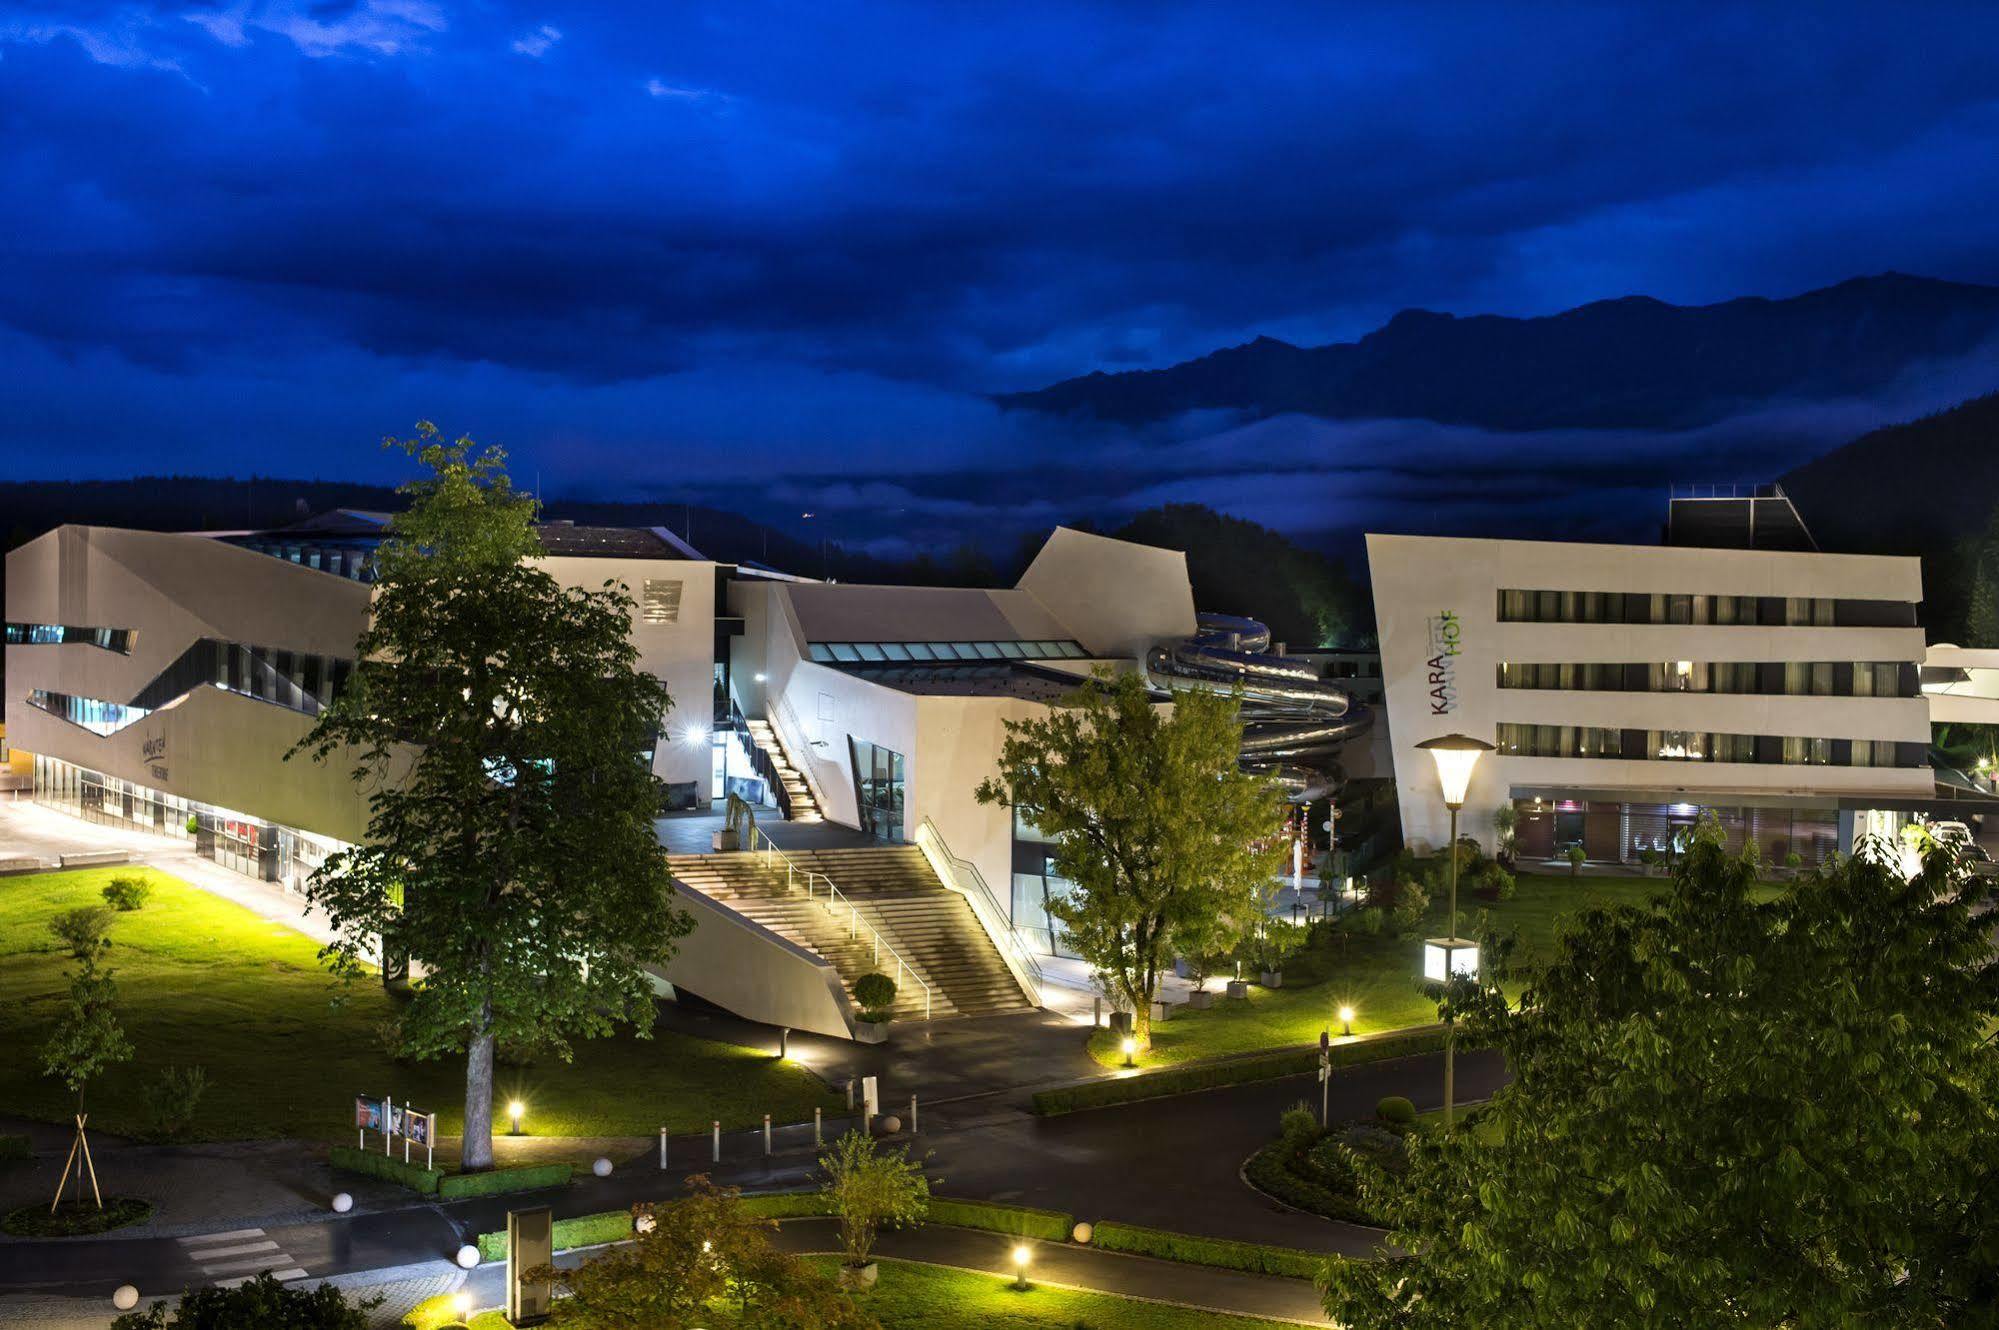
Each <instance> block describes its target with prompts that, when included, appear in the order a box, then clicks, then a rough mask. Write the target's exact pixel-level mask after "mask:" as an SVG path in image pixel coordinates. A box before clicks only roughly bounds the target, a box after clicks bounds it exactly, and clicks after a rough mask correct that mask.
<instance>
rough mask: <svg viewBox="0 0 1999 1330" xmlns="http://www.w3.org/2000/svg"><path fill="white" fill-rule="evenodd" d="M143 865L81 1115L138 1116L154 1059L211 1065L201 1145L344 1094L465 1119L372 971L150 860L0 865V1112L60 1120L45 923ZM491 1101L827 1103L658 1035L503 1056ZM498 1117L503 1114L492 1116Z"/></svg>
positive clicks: (647, 1117)
mask: <svg viewBox="0 0 1999 1330" xmlns="http://www.w3.org/2000/svg"><path fill="white" fill-rule="evenodd" d="M134 871H144V872H145V875H146V876H147V877H148V878H149V879H150V880H151V882H152V884H153V893H152V897H151V899H150V900H149V901H148V902H147V904H146V906H145V908H144V909H142V910H140V911H138V912H136V913H129V914H120V915H118V916H117V917H116V922H115V923H114V924H113V925H112V928H111V940H112V948H111V952H110V957H109V961H108V964H109V966H110V968H111V971H112V973H113V976H114V977H115V978H116V979H117V981H118V987H119V995H120V1000H121V1001H120V1010H121V1017H122V1020H123V1022H124V1025H125V1031H126V1034H127V1036H128V1037H129V1038H130V1039H131V1042H132V1045H133V1048H134V1050H135V1057H134V1059H133V1060H132V1061H131V1062H127V1063H124V1064H122V1065H120V1066H118V1067H115V1068H113V1069H112V1070H111V1071H109V1072H108V1073H106V1075H105V1076H104V1078H103V1079H102V1081H100V1082H99V1083H97V1084H95V1085H93V1086H92V1087H91V1090H90V1105H89V1106H90V1110H91V1125H92V1126H95V1127H102V1128H104V1129H105V1130H107V1131H112V1132H121V1133H123V1132H132V1131H136V1130H138V1129H140V1128H141V1127H143V1125H144V1123H145V1118H144V1115H143V1111H142V1108H141V1104H142V1100H141V1097H140V1096H141V1090H142V1087H144V1086H145V1085H147V1084H149V1083H150V1082H152V1081H153V1080H154V1079H155V1078H156V1077H157V1076H158V1075H159V1072H160V1069H161V1068H163V1067H166V1066H168V1065H170V1064H171V1065H178V1066H182V1067H186V1066H201V1067H204V1068H206V1069H207V1072H208V1092H207V1094H206V1096H205V1097H204V1098H203V1100H202V1104H201V1111H200V1114H199V1115H198V1117H197V1120H196V1123H195V1127H194V1132H193V1135H194V1136H195V1137H197V1138H199V1139H205V1140H232V1139H245V1138H254V1137H272V1136H301V1137H312V1138H321V1139H330V1140H334V1141H340V1140H349V1139H351V1132H352V1125H351V1124H352V1121H353V1097H354V1096H355V1095H356V1094H360V1093H364V1092H366V1093H370V1094H376V1095H379V1094H385V1093H386V1094H392V1095H394V1096H395V1097H396V1098H398V1099H407V1100H409V1101H410V1103H412V1104H413V1105H415V1106H416V1107H418V1108H420V1109H427V1110H431V1111H435V1112H436V1113H437V1114H438V1129H439V1131H440V1132H441V1133H442V1134H445V1135H456V1134H457V1133H458V1132H459V1130H460V1128H461V1125H462V1106H463V1102H464V1068H463V1064H462V1062H455V1061H449V1062H447V1061H436V1062H426V1063H415V1064H409V1065H398V1064H397V1063H395V1062H393V1061H391V1060H390V1059H389V1058H388V1057H387V1056H386V1055H385V1054H384V1053H383V1051H382V1046H381V1042H380V1039H379V1035H378V1029H379V1026H380V1024H381V1022H383V1021H384V1020H385V1019H386V1018H387V1017H388V1016H389V1015H390V1013H391V999H390V998H389V996H388V995H387V994H386V993H384V992H383V990H382V988H381V986H380V985H379V984H378V983H376V982H374V981H373V980H363V981H359V982H356V983H354V984H352V985H346V984H343V983H341V982H340V981H339V980H337V979H335V978H333V977H332V976H331V975H329V974H328V973H327V972H326V970H325V969H324V968H323V967H322V965H321V964H320V962H319V960H318V955H317V953H318V947H317V945H316V944H315V943H313V942H312V941H311V940H310V939H308V938H305V937H302V936H300V935H299V934H297V933H294V932H292V931H291V930H290V929H288V928H285V927H283V926H281V925H278V924H273V923H267V922H265V921H264V920H262V919H259V918H258V917H257V916H256V915H254V914H252V913H250V912H249V911H247V910H244V909H242V908H241V907H239V906H236V905H233V904H231V903H229V902H228V901H225V900H222V899H220V898H219V897H215V896H211V895H209V894H208V893H206V892H203V891H200V890H198V889H196V888H194V887H191V886H189V885H188V884H186V883H185V882H182V881H180V880H179V879H177V878H173V877H169V876H168V875H166V874H164V873H159V872H153V871H150V870H133V869H130V868H118V869H86V870H82V871H77V872H69V873H41V874H34V875H29V876H23V877H0V1049H5V1050H7V1054H6V1056H5V1057H4V1058H0V1102H4V1103H5V1104H6V1105H7V1111H9V1112H11V1113H17V1114H22V1115H25V1116H29V1117H36V1118H42V1119H45V1120H49V1121H61V1120H63V1119H64V1118H65V1117H66V1115H67V1114H68V1113H69V1111H70V1103H69V1096H68V1093H67V1091H65V1090H64V1089H63V1088H62V1087H61V1085H60V1084H59V1083H58V1082H56V1081H54V1080H51V1079H48V1078H46V1077H44V1076H42V1075H41V1074H40V1059H39V1057H38V1056H37V1053H36V1050H37V1049H39V1047H40V1045H41V1044H42V1042H43V1040H44V1039H46V1038H47V1037H48V1033H49V1029H50V1026H51V1024H52V1023H53V1021H54V1019H55V1016H56V1012H57V1010H58V1008H59V1006H60V1004H61V1003H62V1002H63V1001H64V1000H65V997H66V993H67V980H66V979H65V977H64V976H65V971H66V968H67V966H68V964H69V962H68V958H67V956H65V955H63V954H62V953H61V952H60V951H59V950H58V946H57V943H56V941H55V939H54V938H53V937H52V936H50V934H49V931H48V926H47V925H48V920H49V919H50V918H51V917H52V916H53V915H55V914H57V913H59V912H61V911H63V910H66V909H70V908H73V907H75V906H78V905H94V904H101V903H102V900H101V897H100V895H99V892H100V891H101V890H102V888H103V886H104V884H105V883H106V882H108V881H110V879H111V878H112V877H113V876H114V875H117V874H123V873H131V872H134ZM495 1098H496V1100H497V1101H498V1102H499V1103H501V1104H504V1103H505V1102H506V1101H507V1100H508V1099H512V1098H518V1099H520V1100H522V1101H523V1102H524V1103H526V1104H527V1105H528V1116H527V1120H526V1126H527V1128H528V1130H529V1131H530V1132H534V1133H537V1134H546V1135H559V1136H600V1135H601V1136H643V1135H650V1134H652V1133H653V1132H656V1131H657V1130H658V1129H659V1127H660V1126H661V1125H662V1124H665V1125H666V1126H668V1127H670V1128H671V1129H673V1130H675V1131H696V1130H705V1129H706V1128H707V1126H708V1123H709V1121H710V1120H711V1119H715V1118H719V1119H721V1121H722V1124H723V1125H724V1126H725V1127H732V1126H733V1127H747V1126H751V1125H753V1124H755V1123H757V1122H760V1121H761V1120H762V1116H763V1114H765V1113H769V1114H771V1116H772V1117H773V1118H774V1119H775V1120H777V1121H779V1122H796V1121H800V1120H802V1119H805V1118H809V1117H811V1116H812V1109H813V1106H814V1105H818V1106H821V1107H824V1108H827V1109H829V1110H830V1109H833V1108H835V1107H837V1106H839V1105H840V1104H841V1103H843V1102H844V1101H840V1100H836V1099H835V1097H834V1096H833V1095H832V1094H831V1092H830V1091H828V1090H827V1089H826V1087H825V1086H824V1085H823V1084H821V1083H820V1082H819V1080H818V1079H817V1078H816V1077H814V1076H813V1075H811V1073H809V1072H807V1071H805V1070H804V1069H802V1068H799V1067H797V1066H791V1065H782V1064H779V1063H776V1062H775V1061H773V1059H772V1058H771V1057H770V1055H769V1054H768V1053H767V1052H764V1051H760V1050H755V1049H748V1048H738V1047H734V1046H732V1045H728V1044H719V1043H712V1042H709V1041H707V1040H702V1039H693V1038H689V1037H687V1036H684V1035H675V1034H660V1035H658V1036H657V1037H655V1038H652V1039H647V1040H641V1039H635V1038H630V1037H618V1038H611V1039H600V1040H594V1041H591V1042H589V1043H585V1044H580V1045H578V1046H577V1047H576V1059H575V1061H574V1062H572V1063H568V1064H564V1063H562V1062H560V1061H558V1060H557V1059H554V1058H552V1057H551V1058H546V1059H544V1060H542V1061H541V1062H539V1063H538V1064H536V1065H534V1066H530V1067H509V1066H504V1065H503V1066H502V1067H501V1068H500V1071H499V1077H498V1086H497V1094H496V1095H495ZM499 1125H500V1127H501V1129H502V1130H504V1128H505V1123H504V1122H502V1123H501V1124H499Z"/></svg>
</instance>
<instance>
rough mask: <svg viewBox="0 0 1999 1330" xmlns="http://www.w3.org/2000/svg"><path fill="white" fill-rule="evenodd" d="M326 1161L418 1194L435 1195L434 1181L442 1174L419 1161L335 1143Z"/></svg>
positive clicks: (341, 1169) (343, 1170) (346, 1171)
mask: <svg viewBox="0 0 1999 1330" xmlns="http://www.w3.org/2000/svg"><path fill="white" fill-rule="evenodd" d="M327 1162H328V1163H329V1164H332V1165H333V1167H334V1169H335V1170H336V1171H338V1172H342V1173H360V1174H362V1175H364V1176H366V1177H371V1178H381V1179H382V1180H383V1181H385V1182H393V1183H395V1184H396V1185H398V1186H401V1187H408V1188H409V1189H410V1190H411V1191H413V1192H416V1193H417V1194H418V1195H420V1196H435V1195H437V1184H438V1183H439V1181H441V1180H442V1179H443V1177H444V1170H443V1169H439V1168H425V1167H424V1166H423V1165H422V1164H405V1163H404V1162H403V1161H402V1160H400V1159H398V1158H396V1157H395V1156H394V1155H388V1154H377V1153H375V1152H374V1151H373V1150H357V1149H355V1148H354V1147H353V1146H351V1145H336V1146H334V1147H333V1149H332V1150H330V1151H328V1152H327Z"/></svg>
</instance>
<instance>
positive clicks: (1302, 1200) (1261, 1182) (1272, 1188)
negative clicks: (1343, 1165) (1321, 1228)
mask: <svg viewBox="0 0 1999 1330" xmlns="http://www.w3.org/2000/svg"><path fill="white" fill-rule="evenodd" d="M1291 1152H1292V1146H1291V1143H1290V1142H1288V1141H1284V1140H1276V1141H1272V1142H1271V1143H1270V1144H1269V1145H1266V1146H1264V1147H1263V1148H1262V1149H1261V1150H1258V1151H1257V1152H1256V1153H1255V1154H1253V1155H1251V1156H1250V1157H1249V1162H1248V1163H1247V1164H1244V1165H1243V1169H1242V1175H1243V1177H1245V1178H1247V1179H1248V1180H1249V1184H1250V1185H1251V1186H1252V1187H1255V1188H1256V1189H1257V1190H1258V1191H1261V1192H1264V1193H1267V1194H1268V1195H1271V1196H1275V1197H1276V1198H1277V1199H1278V1200H1280V1201H1282V1202H1284V1203H1285V1204H1286V1205H1289V1206H1294V1207H1296V1208H1297V1209H1300V1210H1309V1211H1311V1212H1312V1213H1313V1214H1316V1215H1324V1216H1325V1217H1326V1218H1328V1219H1340V1220H1344V1221H1346V1222H1347V1223H1349V1224H1362V1225H1365V1226H1366V1227H1368V1228H1380V1227H1381V1221H1380V1220H1379V1219H1377V1218H1376V1217H1375V1216H1373V1215H1371V1214H1369V1213H1368V1212H1367V1210H1366V1208H1365V1207H1363V1206H1362V1205H1361V1203H1360V1198H1359V1197H1358V1196H1354V1195H1351V1194H1348V1193H1344V1192H1338V1191H1334V1190H1333V1189H1332V1188H1331V1187H1328V1186H1326V1185H1325V1184H1324V1183H1323V1182H1320V1181H1319V1180H1318V1179H1316V1178H1311V1177H1306V1176H1304V1175H1302V1174H1300V1173H1299V1172H1298V1171H1297V1170H1296V1169H1294V1168H1292V1167H1291V1166H1290V1163H1289V1161H1288V1156H1289V1155H1290V1154H1291Z"/></svg>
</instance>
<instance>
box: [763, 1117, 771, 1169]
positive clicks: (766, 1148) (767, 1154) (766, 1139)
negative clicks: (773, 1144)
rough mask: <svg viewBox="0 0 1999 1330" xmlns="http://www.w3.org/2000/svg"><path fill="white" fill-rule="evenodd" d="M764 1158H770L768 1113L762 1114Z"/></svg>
mask: <svg viewBox="0 0 1999 1330" xmlns="http://www.w3.org/2000/svg"><path fill="white" fill-rule="evenodd" d="M764 1158H766V1159H768V1158H770V1114H768V1113H766V1114H764Z"/></svg>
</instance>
